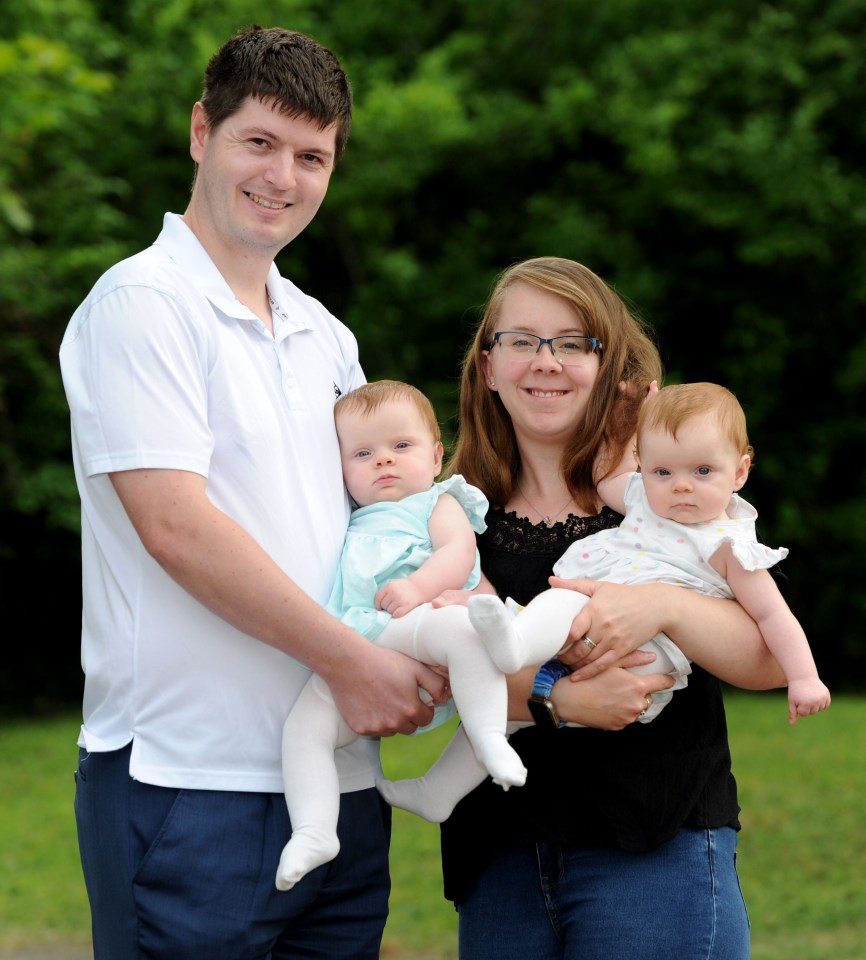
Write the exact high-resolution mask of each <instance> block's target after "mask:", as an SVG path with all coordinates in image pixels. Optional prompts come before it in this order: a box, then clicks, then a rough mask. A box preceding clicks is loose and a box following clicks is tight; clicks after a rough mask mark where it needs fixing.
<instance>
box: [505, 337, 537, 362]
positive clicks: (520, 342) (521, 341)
mask: <svg viewBox="0 0 866 960" xmlns="http://www.w3.org/2000/svg"><path fill="white" fill-rule="evenodd" d="M540 343H541V338H540V337H536V336H535V334H532V333H500V334H499V346H500V347H501V348H502V350H503V351H504V352H505V353H506V354H507V355H508V356H513V357H531V356H532V355H533V354H534V353H537V352H538V345H539V344H540Z"/></svg>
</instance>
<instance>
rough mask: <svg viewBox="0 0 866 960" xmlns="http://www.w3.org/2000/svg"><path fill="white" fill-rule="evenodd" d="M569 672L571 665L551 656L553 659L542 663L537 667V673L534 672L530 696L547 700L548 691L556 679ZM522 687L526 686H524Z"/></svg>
mask: <svg viewBox="0 0 866 960" xmlns="http://www.w3.org/2000/svg"><path fill="white" fill-rule="evenodd" d="M571 672H572V670H571V667H569V666H567V665H566V664H564V663H563V662H562V661H561V660H557V659H556V657H553V659H551V660H548V661H547V662H546V663H542V665H541V666H540V667H539V668H538V673H536V674H535V680H534V681H533V684H532V692H531V693H530V696H532V697H542V698H543V699H545V700H547V699H548V697H550V692H551V690H553V685H554V684H555V683H556V681H557V680H561V679H562V678H563V677H567V676H568V675H569V674H570V673H571ZM524 689H526V688H525V687H524Z"/></svg>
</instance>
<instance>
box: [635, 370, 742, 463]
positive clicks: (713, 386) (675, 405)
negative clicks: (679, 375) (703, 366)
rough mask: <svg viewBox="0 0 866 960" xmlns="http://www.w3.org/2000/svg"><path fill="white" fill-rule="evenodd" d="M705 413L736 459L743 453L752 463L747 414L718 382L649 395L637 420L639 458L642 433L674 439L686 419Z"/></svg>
mask: <svg viewBox="0 0 866 960" xmlns="http://www.w3.org/2000/svg"><path fill="white" fill-rule="evenodd" d="M704 413H712V414H713V415H714V417H715V419H716V422H717V423H718V425H719V427H720V429H721V431H722V433H723V434H724V435H725V437H727V439H728V440H729V441H730V443H731V446H733V448H734V449H735V450H736V451H737V454H738V455H739V456H742V455H743V454H746V455H748V456H749V457H750V458H752V459H753V460H754V456H755V451H754V450H753V449H752V446H751V444H750V443H749V435H748V432H747V430H746V414H745V413H744V411H743V408H742V407H741V406H740V402H739V400H737V398H736V397H735V396H734V394H733V393H731V391H730V390H728V389H727V387H722V386H720V385H719V384H718V383H674V384H671V385H670V386H667V387H663V388H662V389H661V390H659V392H658V393H655V394H650V396H649V397H647V399H646V401H645V402H644V404H643V406H642V407H641V411H640V415H639V416H638V421H637V450H638V457H639V456H640V437H641V433H642V431H644V430H655V429H659V428H661V429H662V430H666V431H667V432H668V433H669V434H670V435H671V436H672V437H673V438H674V439H676V435H677V430H679V428H680V427H681V426H682V425H683V424H684V423H685V422H686V420H689V419H691V418H692V417H696V416H700V415H701V414H704Z"/></svg>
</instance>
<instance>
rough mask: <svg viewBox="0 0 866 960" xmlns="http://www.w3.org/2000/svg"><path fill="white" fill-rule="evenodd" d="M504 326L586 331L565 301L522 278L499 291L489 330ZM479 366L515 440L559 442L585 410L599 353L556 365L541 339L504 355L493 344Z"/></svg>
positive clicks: (557, 332) (545, 333)
mask: <svg viewBox="0 0 866 960" xmlns="http://www.w3.org/2000/svg"><path fill="white" fill-rule="evenodd" d="M504 330H513V331H520V332H523V333H533V334H535V335H536V336H539V337H544V338H545V339H547V338H549V337H561V336H568V335H572V336H578V335H585V334H586V332H587V331H586V330H585V329H584V325H583V322H582V320H581V318H580V316H579V314H578V313H577V311H576V310H574V308H573V307H572V306H571V305H570V304H569V303H568V302H567V301H565V300H564V299H562V297H558V296H557V295H556V294H553V293H548V292H547V291H545V290H539V289H538V288H536V287H533V286H530V285H529V284H526V283H515V284H514V285H513V286H512V287H510V288H509V289H508V290H507V291H506V293H505V296H504V299H503V301H502V309H501V311H500V314H499V319H498V321H497V323H496V327H495V329H494V331H493V333H498V332H499V331H504ZM483 365H484V376H485V380H486V381H487V386H488V389H490V390H492V391H494V392H495V393H498V394H499V398H500V400H501V401H502V404H503V406H504V407H505V409H506V410H507V411H508V414H509V416H510V417H511V420H512V423H513V424H514V432H515V434H516V436H517V440H518V442H521V441H530V440H531V441H535V442H538V441H543V442H548V443H552V444H556V445H558V446H560V447H564V446H565V445H566V444H567V443H568V442H569V441H570V440H571V438H572V436H573V435H574V431H575V429H576V428H577V427H578V425H579V424H581V423H582V422H583V418H584V416H585V415H586V407H587V404H588V402H589V395H590V393H591V392H592V387H593V384H594V383H595V380H596V377H597V376H598V365H599V357H598V354H597V353H590V354H587V355H586V356H584V357H581V358H580V362H579V363H576V364H568V365H562V364H560V363H559V361H558V360H557V359H556V358H555V357H554V356H553V354H552V353H551V351H550V346H549V345H548V344H544V345H543V346H542V347H541V349H540V350H539V351H538V353H536V354H532V355H531V356H529V357H527V358H521V359H519V360H513V359H511V360H510V359H508V358H507V357H506V356H505V354H504V353H503V351H502V349H501V348H500V346H499V345H498V344H495V345H494V346H493V347H492V349H490V350H485V351H484V352H483ZM491 380H492V381H493V383H492V384H491V382H490V381H491Z"/></svg>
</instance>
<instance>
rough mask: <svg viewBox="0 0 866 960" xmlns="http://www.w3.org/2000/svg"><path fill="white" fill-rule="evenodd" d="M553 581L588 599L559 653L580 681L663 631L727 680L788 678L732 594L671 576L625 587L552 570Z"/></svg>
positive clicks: (738, 683) (756, 683)
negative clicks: (709, 591)
mask: <svg viewBox="0 0 866 960" xmlns="http://www.w3.org/2000/svg"><path fill="white" fill-rule="evenodd" d="M550 583H551V585H552V586H556V587H565V588H567V589H571V590H577V591H578V592H580V593H584V594H586V595H587V596H589V598H590V600H589V603H587V604H586V606H585V607H584V608H583V609H582V610H581V611H580V613H579V614H578V615H577V616H576V617H575V619H574V622H573V623H572V627H571V631H570V633H569V640H570V641H571V642H573V646H572V647H571V649H569V650H568V652H567V653H565V654H563V655H562V656H561V657H560V659H561V660H563V661H565V662H566V663H568V664H569V665H570V666H572V665H573V666H575V667H577V669H576V671H575V673H574V674H572V676H573V677H575V678H576V679H578V680H588V679H589V678H590V677H594V676H596V675H597V674H599V673H601V671H603V670H605V669H607V668H608V667H610V666H613V665H614V664H615V663H617V661H618V660H619V659H620V658H621V657H623V656H624V655H625V654H627V653H629V652H630V651H632V650H636V649H637V648H638V647H640V646H642V645H643V644H644V643H646V642H647V641H648V640H652V639H653V637H655V636H656V634H659V633H663V634H665V635H666V636H668V637H670V639H671V640H673V642H674V643H675V644H676V645H677V646H678V647H679V648H680V650H682V652H683V653H684V654H685V655H686V657H688V659H689V660H691V661H692V662H693V663H696V664H697V665H698V666H699V667H703V669H704V670H706V671H707V672H708V673H711V674H712V675H713V676H714V677H718V678H719V680H723V681H724V682H725V683H730V684H732V685H733V686H735V687H741V688H742V689H743V690H769V689H771V688H773V687H780V686H784V685H785V676H784V674H783V673H782V670H781V668H780V667H779V665H778V663H777V662H776V661H775V659H774V658H773V655H772V654H771V653H770V651H769V650H768V649H767V645H766V644H765V643H764V638H763V637H762V636H761V631H760V630H759V629H758V625H757V624H756V623H755V621H754V620H753V619H752V618H751V617H750V616H749V615H748V614H747V613H746V611H745V610H743V608H742V607H741V606H740V605H739V604H738V603H736V602H735V601H733V600H722V599H720V598H719V597H707V596H704V595H703V594H701V593H699V592H698V591H696V590H689V589H687V588H685V587H678V586H675V585H674V584H670V583H652V584H640V585H630V586H622V585H620V584H615V583H606V582H599V583H596V582H593V581H592V580H561V579H559V578H557V577H552V578H551V580H550ZM588 640H591V641H592V642H591V643H589V642H587V641H588Z"/></svg>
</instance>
